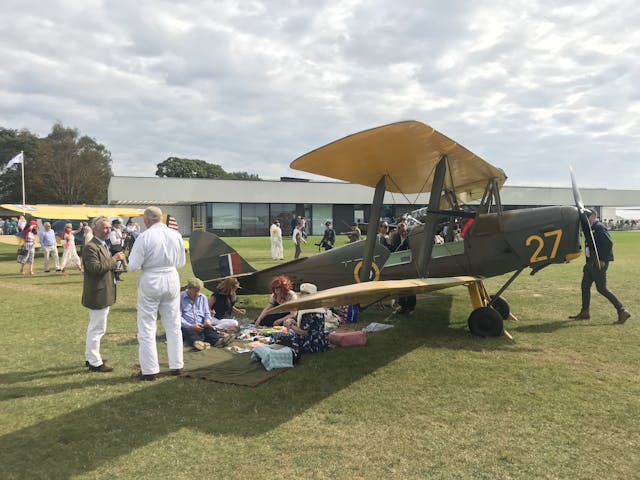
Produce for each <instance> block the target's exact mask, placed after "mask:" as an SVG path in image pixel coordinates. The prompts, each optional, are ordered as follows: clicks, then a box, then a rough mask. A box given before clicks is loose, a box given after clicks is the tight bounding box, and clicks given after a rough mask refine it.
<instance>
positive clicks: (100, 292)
mask: <svg viewBox="0 0 640 480" xmlns="http://www.w3.org/2000/svg"><path fill="white" fill-rule="evenodd" d="M82 265H83V266H84V284H83V286H82V305H83V306H85V307H87V308H90V309H91V310H100V309H102V308H106V307H108V306H110V305H113V304H114V303H116V285H115V282H114V276H113V271H114V270H115V268H116V262H115V260H113V258H111V254H110V253H109V251H108V250H107V249H106V248H105V247H103V246H102V242H100V240H99V239H98V238H96V237H94V238H93V239H91V241H90V242H89V243H88V244H87V245H85V246H84V248H83V249H82Z"/></svg>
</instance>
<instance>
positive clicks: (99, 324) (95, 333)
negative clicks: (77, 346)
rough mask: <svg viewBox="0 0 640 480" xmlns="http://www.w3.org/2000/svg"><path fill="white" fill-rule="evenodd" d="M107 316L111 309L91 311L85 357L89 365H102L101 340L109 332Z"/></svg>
mask: <svg viewBox="0 0 640 480" xmlns="http://www.w3.org/2000/svg"><path fill="white" fill-rule="evenodd" d="M107 315H109V307H107V308H101V309H100V310H91V309H89V326H88V327H87V339H86V342H85V350H84V356H85V358H86V359H87V362H89V365H91V366H94V367H99V366H100V365H102V357H101V356H100V340H101V339H102V336H103V335H104V334H105V332H106V331H107Z"/></svg>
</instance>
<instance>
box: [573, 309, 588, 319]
mask: <svg viewBox="0 0 640 480" xmlns="http://www.w3.org/2000/svg"><path fill="white" fill-rule="evenodd" d="M569 318H570V319H571V320H589V319H590V318H591V315H589V310H580V313H579V314H577V315H570V316H569Z"/></svg>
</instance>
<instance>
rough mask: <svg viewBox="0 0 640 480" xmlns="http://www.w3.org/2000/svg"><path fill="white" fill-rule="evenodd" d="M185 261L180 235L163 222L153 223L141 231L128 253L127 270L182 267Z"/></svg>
mask: <svg viewBox="0 0 640 480" xmlns="http://www.w3.org/2000/svg"><path fill="white" fill-rule="evenodd" d="M185 263H186V255H185V252H184V244H183V243H182V235H180V233H178V232H177V231H176V230H171V229H170V228H169V227H167V226H166V225H165V224H164V223H162V222H158V223H154V224H153V225H151V227H149V228H148V229H146V230H145V231H144V232H142V233H141V234H140V235H139V236H138V238H137V239H136V243H134V244H133V248H132V249H131V254H130V255H129V270H133V271H136V270H161V269H167V268H182V267H184V265H185Z"/></svg>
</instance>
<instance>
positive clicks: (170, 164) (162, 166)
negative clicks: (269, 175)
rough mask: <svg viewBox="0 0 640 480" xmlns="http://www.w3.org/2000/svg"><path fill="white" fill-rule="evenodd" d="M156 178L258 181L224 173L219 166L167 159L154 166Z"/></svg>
mask: <svg viewBox="0 0 640 480" xmlns="http://www.w3.org/2000/svg"><path fill="white" fill-rule="evenodd" d="M156 166H157V167H158V168H157V170H156V175H157V176H158V177H170V178H217V179H237V180H260V178H259V177H258V175H254V174H249V173H247V172H232V173H228V172H226V171H225V170H224V169H223V168H222V167H221V166H220V165H216V164H215V163H208V162H205V161H204V160H199V159H192V158H179V157H169V158H167V159H166V160H165V161H164V162H160V163H158V164H157V165H156Z"/></svg>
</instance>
